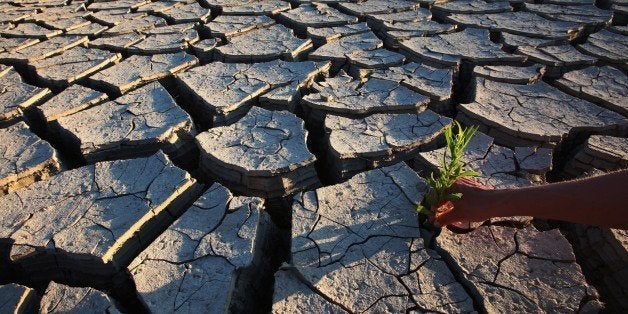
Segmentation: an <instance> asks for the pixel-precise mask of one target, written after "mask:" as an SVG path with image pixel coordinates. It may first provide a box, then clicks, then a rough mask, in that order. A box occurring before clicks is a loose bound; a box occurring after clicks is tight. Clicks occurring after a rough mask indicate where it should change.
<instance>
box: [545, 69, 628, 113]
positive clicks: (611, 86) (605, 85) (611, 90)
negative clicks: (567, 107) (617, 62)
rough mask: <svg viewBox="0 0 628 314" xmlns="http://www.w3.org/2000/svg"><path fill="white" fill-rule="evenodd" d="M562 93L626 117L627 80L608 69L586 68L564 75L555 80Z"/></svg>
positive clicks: (627, 104) (616, 70) (627, 99)
mask: <svg viewBox="0 0 628 314" xmlns="http://www.w3.org/2000/svg"><path fill="white" fill-rule="evenodd" d="M556 85H557V86H558V87H559V88H560V89H561V90H563V91H565V92H567V93H569V94H571V95H574V96H576V97H578V98H582V99H586V100H588V101H591V102H594V103H596V104H598V105H600V106H602V107H604V108H607V109H610V110H613V111H615V112H618V113H621V114H623V115H624V116H626V117H628V78H627V77H626V74H624V72H622V71H620V70H618V69H616V68H613V67H610V66H602V67H596V66H592V67H588V68H586V69H582V70H577V71H571V72H568V73H565V75H563V77H562V78H560V79H558V80H556Z"/></svg>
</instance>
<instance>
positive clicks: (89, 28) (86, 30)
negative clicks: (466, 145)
mask: <svg viewBox="0 0 628 314" xmlns="http://www.w3.org/2000/svg"><path fill="white" fill-rule="evenodd" d="M107 29H109V27H107V26H104V25H101V24H98V23H89V24H87V25H85V26H82V27H79V28H76V29H73V30H71V31H68V32H66V33H65V35H69V36H90V38H94V37H97V36H100V34H102V32H104V31H106V30H107Z"/></svg>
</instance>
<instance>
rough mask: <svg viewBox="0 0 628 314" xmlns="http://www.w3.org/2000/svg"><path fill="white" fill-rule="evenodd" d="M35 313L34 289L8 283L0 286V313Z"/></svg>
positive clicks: (35, 298)
mask: <svg viewBox="0 0 628 314" xmlns="http://www.w3.org/2000/svg"><path fill="white" fill-rule="evenodd" d="M35 311H37V292H36V291H35V290H34V289H31V288H28V287H25V286H22V285H18V284H14V283H10V284H7V285H0V312H2V313H32V312H35Z"/></svg>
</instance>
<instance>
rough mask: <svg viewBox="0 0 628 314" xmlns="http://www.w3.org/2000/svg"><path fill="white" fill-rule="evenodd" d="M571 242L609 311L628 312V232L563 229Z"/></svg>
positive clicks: (578, 227) (583, 227)
mask: <svg viewBox="0 0 628 314" xmlns="http://www.w3.org/2000/svg"><path fill="white" fill-rule="evenodd" d="M561 231H564V232H565V236H566V237H567V239H569V242H571V245H572V246H573V248H574V252H575V253H576V258H577V260H578V263H579V264H580V266H581V267H582V269H583V270H584V272H585V274H586V275H587V279H588V280H590V282H591V283H592V284H593V285H595V287H596V288H597V289H598V291H599V292H600V295H601V296H602V299H603V300H604V309H605V310H606V311H611V312H612V311H615V312H621V311H625V310H626V309H628V300H626V298H625V293H624V291H625V290H626V289H627V288H628V287H627V285H628V278H627V275H626V272H625V269H626V267H628V232H627V231H626V230H619V229H608V228H601V227H594V226H587V225H580V224H569V225H564V226H561Z"/></svg>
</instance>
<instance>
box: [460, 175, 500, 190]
mask: <svg viewBox="0 0 628 314" xmlns="http://www.w3.org/2000/svg"><path fill="white" fill-rule="evenodd" d="M454 186H455V187H456V188H477V189H482V190H490V189H491V188H490V187H488V186H486V185H484V184H482V183H480V182H477V181H475V180H473V179H471V178H467V177H464V178H460V179H458V180H456V182H455V183H454Z"/></svg>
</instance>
